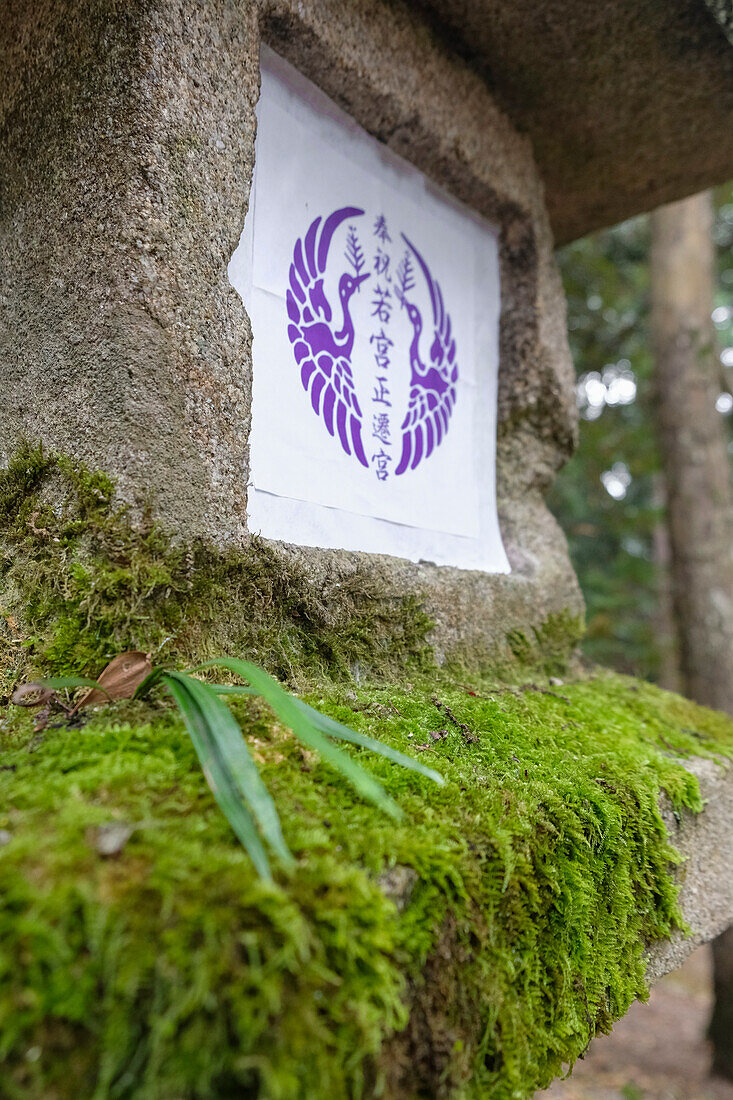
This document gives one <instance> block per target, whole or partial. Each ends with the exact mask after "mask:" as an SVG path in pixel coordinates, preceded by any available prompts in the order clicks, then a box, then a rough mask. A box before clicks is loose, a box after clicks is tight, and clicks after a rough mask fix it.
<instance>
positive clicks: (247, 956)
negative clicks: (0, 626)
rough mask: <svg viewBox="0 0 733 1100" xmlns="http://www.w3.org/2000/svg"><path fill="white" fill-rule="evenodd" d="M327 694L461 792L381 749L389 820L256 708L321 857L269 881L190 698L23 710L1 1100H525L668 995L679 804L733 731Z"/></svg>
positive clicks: (487, 699) (251, 723)
mask: <svg viewBox="0 0 733 1100" xmlns="http://www.w3.org/2000/svg"><path fill="white" fill-rule="evenodd" d="M307 698H308V700H309V702H311V703H312V704H314V705H316V706H318V707H320V708H321V709H322V710H324V711H325V712H327V713H329V714H331V715H332V716H334V717H336V718H338V719H341V720H345V721H347V722H349V723H350V724H352V725H353V726H354V728H356V729H360V730H362V731H364V732H368V733H369V734H371V735H372V736H375V737H378V738H380V739H382V740H384V741H385V742H387V743H389V744H392V745H394V746H395V747H398V748H400V749H402V750H404V751H407V752H414V753H416V754H419V755H420V757H421V759H423V760H424V761H425V762H426V763H430V764H431V765H432V766H434V767H436V768H437V769H438V770H440V771H441V772H442V773H443V775H444V776H445V778H446V780H447V782H446V786H445V787H444V788H437V787H435V786H434V785H433V784H431V783H429V782H428V781H426V780H423V779H421V778H420V777H417V776H415V775H413V774H408V773H405V772H403V771H401V770H399V769H395V768H393V767H391V766H390V765H389V763H388V762H387V761H384V760H383V759H381V758H374V757H369V756H368V755H367V754H364V753H359V757H360V759H361V761H362V762H363V763H364V764H365V765H366V766H368V767H369V768H370V769H371V770H372V771H373V772H374V773H375V774H376V775H377V776H378V777H379V778H380V779H381V780H382V781H383V782H384V784H385V786H386V787H387V788H388V789H389V791H390V792H391V793H392V794H393V796H394V797H395V798H396V799H397V800H398V801H399V803H400V804H401V806H402V807H403V809H404V811H405V817H404V821H403V823H402V824H401V825H395V824H394V822H392V821H390V820H388V819H387V818H385V817H384V816H382V815H380V814H379V812H378V811H376V810H375V809H373V808H371V807H369V806H368V805H366V804H364V803H363V802H361V801H360V800H359V798H358V797H357V796H356V795H355V794H354V793H353V791H352V790H351V788H349V787H348V786H347V785H346V784H345V783H344V782H343V781H342V780H341V778H340V777H339V776H337V775H336V774H335V773H333V772H332V771H331V770H330V769H329V768H328V767H327V766H325V765H323V764H321V763H319V762H318V761H317V760H315V759H313V758H312V757H311V756H310V755H309V754H308V753H305V752H303V750H302V749H300V748H299V747H298V745H297V744H296V743H295V742H294V740H293V739H292V738H291V736H290V735H289V734H288V732H287V731H286V730H284V729H283V728H282V727H280V726H278V725H277V724H276V723H275V722H274V720H273V719H272V717H271V716H270V714H269V712H268V711H267V709H266V707H265V705H264V704H263V703H261V702H259V701H252V700H240V701H238V702H237V704H236V707H237V713H238V716H239V717H240V719H241V722H242V728H243V731H244V735H245V737H246V738H247V740H248V743H249V745H250V747H251V749H252V750H253V752H254V753H255V755H256V757H257V759H258V762H259V763H260V766H261V769H262V772H263V775H264V777H265V779H266V782H267V783H268V785H269V787H270V789H271V790H272V792H273V794H274V797H275V799H276V802H277V806H278V809H279V811H280V814H281V816H282V819H283V825H284V830H285V835H286V839H287V842H288V844H289V845H290V847H291V849H292V851H293V852H294V853H295V854H296V856H297V859H298V867H297V870H296V871H295V873H294V874H293V875H292V876H291V877H285V876H282V875H281V876H280V877H279V878H278V880H277V882H276V884H274V885H265V884H263V883H262V882H259V881H258V880H257V879H256V878H255V876H254V873H253V870H252V867H251V865H250V863H249V861H248V859H247V857H246V855H245V854H244V852H243V851H242V849H241V847H240V846H239V844H238V843H237V841H236V838H235V837H234V835H233V834H232V833H231V831H230V829H229V826H228V824H227V822H226V820H225V819H224V818H223V816H222V815H221V813H220V811H219V809H218V807H217V806H216V804H215V803H214V801H213V798H212V796H211V795H210V793H209V791H208V788H207V786H206V782H205V780H204V778H203V776H202V774H201V772H200V769H199V767H198V764H197V760H196V757H195V754H194V750H193V748H192V746H191V744H190V742H189V740H188V738H187V735H186V733H185V731H184V728H183V726H182V724H181V722H180V721H179V719H178V718H177V716H176V714H175V713H174V712H173V711H172V710H171V709H169V707H168V706H167V705H166V704H164V703H157V704H155V703H154V704H142V703H136V704H129V703H118V704H113V705H110V706H107V707H103V708H100V709H99V710H98V711H97V712H96V713H95V714H94V715H93V716H92V717H91V719H90V720H89V721H88V722H87V724H86V725H84V726H82V727H80V728H63V727H59V728H49V729H47V730H46V731H45V732H43V733H42V734H40V735H37V734H34V733H33V732H32V728H31V727H32V720H31V718H30V717H29V716H28V715H27V714H25V713H22V714H21V713H19V712H18V711H17V710H16V711H13V712H12V713H11V712H10V711H8V712H6V714H5V716H4V718H3V720H2V726H1V727H0V736H1V737H2V769H1V770H0V806H1V807H2V810H0V829H2V830H4V832H3V833H2V834H0V835H2V838H3V841H4V846H3V847H2V848H1V849H0V898H2V902H1V903H0V905H1V909H0V1056H1V1057H2V1059H3V1067H4V1068H3V1073H2V1077H1V1079H0V1080H1V1083H0V1095H2V1096H3V1097H7V1098H8V1100H10V1098H13V1100H15V1098H20V1097H23V1100H36V1098H37V1100H41V1098H43V1100H66V1098H69V1100H71V1098H74V1100H77V1098H79V1097H82V1096H83V1097H95V1098H100V1100H101V1098H103V1097H104V1098H107V1097H110V1098H111V1097H119V1098H133V1097H134V1098H136V1100H141V1098H146V1100H147V1098H151V1100H152V1098H155V1100H180V1098H183V1097H185V1098H204V1097H206V1098H212V1100H213V1098H217V1100H223V1098H227V1097H234V1096H237V1097H250V1098H257V1100H291V1098H292V1100H295V1098H298V1100H300V1098H303V1100H305V1098H308V1100H310V1098H313V1097H316V1096H328V1097H329V1100H339V1098H347V1097H348V1098H355V1097H362V1098H364V1100H366V1098H367V1097H376V1096H384V1097H401V1098H402V1097H414V1098H417V1097H429V1096H437V1097H441V1096H442V1097H461V1098H475V1100H478V1098H479V1097H482V1098H485V1097H492V1098H493V1097H496V1098H502V1100H503V1098H509V1097H517V1098H518V1097H530V1096H531V1095H532V1094H533V1092H534V1090H535V1089H536V1088H538V1087H541V1086H542V1085H544V1084H546V1083H548V1082H549V1080H550V1079H551V1078H552V1077H553V1076H554V1075H556V1074H557V1073H558V1072H560V1070H561V1067H562V1064H563V1063H564V1062H568V1061H569V1062H572V1061H573V1060H574V1059H575V1058H576V1057H578V1055H579V1054H580V1053H582V1051H583V1050H584V1049H585V1047H586V1045H587V1043H588V1041H589V1039H590V1038H591V1037H592V1035H593V1034H595V1033H597V1032H602V1031H606V1030H608V1028H609V1027H610V1026H611V1024H612V1022H613V1021H614V1020H615V1019H616V1018H617V1017H619V1016H620V1015H621V1014H623V1012H625V1010H626V1009H627V1007H628V1005H629V1004H630V1002H631V1001H632V1000H633V999H634V998H635V997H638V996H642V997H643V996H644V995H645V991H646V987H645V979H644V963H643V949H644V946H645V944H646V943H648V942H651V941H653V940H654V939H656V938H659V937H663V936H666V935H667V934H668V933H669V932H670V930H671V929H673V928H674V927H675V926H676V925H678V924H679V922H680V915H679V912H678V909H677V905H676V900H675V899H676V895H675V887H674V882H673V877H672V871H673V866H674V859H675V856H674V852H673V850H672V848H671V847H670V844H669V842H668V839H667V835H666V830H665V828H664V825H663V822H662V819H661V817H660V813H659V808H658V801H659V797H660V792H661V791H665V792H666V793H667V795H668V796H669V798H670V799H671V801H672V803H673V805H674V806H675V808H676V810H677V812H678V813H679V814H680V815H683V816H684V815H685V814H686V813H687V812H694V811H698V810H700V809H701V805H700V799H699V794H698V788H697V781H696V780H695V778H694V777H693V776H692V775H690V774H689V772H687V771H685V770H684V769H683V768H682V767H680V765H679V761H678V760H677V759H676V754H677V753H680V754H683V753H695V754H697V755H716V754H727V753H730V752H731V751H732V750H733V724H732V723H731V722H730V721H729V720H727V719H726V718H724V717H722V716H720V715H717V714H714V713H712V712H709V711H705V710H703V709H701V708H698V707H696V706H694V705H693V704H691V703H687V702H686V701H684V700H682V699H680V698H678V697H676V696H673V695H669V694H666V693H663V692H661V691H659V690H657V689H655V688H653V687H650V686H649V685H646V684H640V683H636V682H634V681H632V680H628V679H624V678H621V677H615V676H610V675H600V676H597V677H594V678H590V679H586V680H581V681H578V682H574V683H565V684H563V685H562V686H558V685H556V686H550V687H548V686H546V685H545V684H543V683H538V684H529V685H524V687H523V688H511V689H495V690H489V689H488V688H487V686H486V685H485V684H484V685H483V686H474V687H469V686H468V685H465V684H458V683H456V682H451V681H450V680H449V679H448V678H447V677H446V676H441V677H438V676H437V675H431V676H428V677H426V676H424V675H422V674H421V675H419V676H416V677H415V678H414V679H413V680H412V681H411V682H410V683H406V682H404V681H403V682H402V683H401V684H399V685H392V686H390V687H385V686H382V687H366V686H357V687H354V686H352V687H348V686H346V685H344V686H338V685H336V686H333V685H332V686H330V687H328V688H323V689H322V690H320V691H317V692H311V693H310V694H308V695H307ZM446 707H447V708H448V709H447V710H446V709H445V708H446ZM680 758H681V757H680ZM112 822H121V823H124V824H126V825H127V826H128V827H129V828H131V829H132V830H133V831H132V833H131V835H130V837H129V839H128V840H127V842H126V844H124V846H123V847H122V849H121V850H120V851H119V852H118V853H117V854H116V855H112V856H104V855H102V854H101V853H100V852H99V851H98V848H97V843H96V840H97V836H98V833H97V831H96V830H98V829H99V828H100V827H101V826H104V825H108V824H109V823H112ZM390 869H391V870H392V874H391V875H388V876H387V877H385V872H388V871H389V870H390ZM408 872H409V873H408ZM395 882H396V883H397V884H398V886H397V888H396V893H395ZM399 883H402V886H400V885H399ZM383 887H384V888H383ZM388 894H389V895H390V896H387V895H388Z"/></svg>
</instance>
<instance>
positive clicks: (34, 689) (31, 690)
mask: <svg viewBox="0 0 733 1100" xmlns="http://www.w3.org/2000/svg"><path fill="white" fill-rule="evenodd" d="M55 694H56V692H55V691H54V689H53V688H50V687H46V685H45V684H21V685H20V687H17V688H16V689H15V691H14V692H13V694H12V695H11V697H10V702H11V703H14V704H15V706H16V707H42V706H44V705H45V704H47V703H50V701H51V700H52V699H53V697H54V696H55Z"/></svg>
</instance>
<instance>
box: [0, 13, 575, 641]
mask: <svg viewBox="0 0 733 1100" xmlns="http://www.w3.org/2000/svg"><path fill="white" fill-rule="evenodd" d="M2 34H3V41H2V45H1V46H0V51H1V52H2V55H3V57H4V58H5V59H6V64H5V67H4V79H3V82H2V84H1V85H0V111H1V112H2V131H1V142H2V145H1V152H0V155H1V156H2V161H3V165H4V173H3V179H2V185H1V186H2V192H1V193H0V202H1V207H0V266H1V270H2V275H1V276H0V278H2V290H1V292H0V310H1V312H0V369H1V370H2V386H3V398H4V400H3V403H2V410H1V412H0V418H1V419H0V446H1V447H2V453H3V457H4V458H5V460H6V461H7V459H8V458H9V456H10V454H11V453H12V451H13V450H14V448H15V446H16V443H17V440H18V438H19V437H20V436H21V435H25V436H26V437H29V438H31V439H40V440H42V441H43V442H44V444H46V445H47V446H49V447H51V448H55V449H58V450H60V451H63V452H66V453H69V454H71V455H72V456H76V457H78V458H79V459H83V460H84V461H85V462H87V463H88V464H89V465H90V466H91V467H93V468H99V469H102V470H105V471H106V472H109V473H111V474H113V475H114V476H115V477H116V478H117V484H118V492H119V495H120V497H121V498H122V499H123V500H124V501H127V502H129V503H130V505H131V506H132V508H133V514H138V515H140V514H142V513H143V512H145V511H146V510H150V511H152V514H153V515H154V516H156V517H157V518H159V519H160V521H161V522H162V523H163V524H164V525H165V526H166V527H167V528H168V529H169V530H171V531H172V532H173V533H174V535H175V536H176V537H178V538H179V539H186V540H189V539H191V538H194V537H203V538H205V539H207V540H209V541H212V542H214V543H216V544H219V545H232V544H233V545H243V544H244V543H246V541H247V539H248V532H247V526H246V494H247V480H248V446H247V441H248V432H249V425H250V394H251V330H250V325H249V321H248V318H247V316H246V313H245V311H244V309H243V307H242V304H241V301H240V300H239V297H238V296H237V294H236V293H235V291H234V290H233V289H232V287H231V286H230V284H229V282H228V279H227V264H228V262H229V260H230V257H231V255H232V253H233V252H234V250H235V248H236V246H237V243H238V240H239V237H240V234H241V230H242V225H243V222H244V218H245V214H246V210H247V201H248V191H249V185H250V181H251V176H252V168H253V155H254V133H255V115H254V110H255V105H256V101H257V95H258V79H259V77H258V56H259V49H260V42H266V43H267V44H269V45H270V46H272V47H273V48H274V49H275V50H276V51H278V52H279V53H280V54H281V55H283V56H284V57H285V58H286V59H287V60H289V61H290V62H291V63H292V64H293V65H295V66H296V67H297V68H298V69H299V70H300V71H301V72H302V73H303V74H304V75H305V76H306V77H308V78H309V79H311V80H313V81H314V82H315V83H316V84H318V85H319V86H320V87H321V88H322V89H323V90H324V91H325V92H326V93H327V94H328V95H329V96H331V97H332V98H333V99H334V100H335V101H336V102H337V103H338V104H339V105H340V106H342V107H343V108H344V109H345V110H346V111H347V112H348V113H349V114H350V115H351V116H352V117H353V118H354V119H355V120H356V121H357V122H358V123H359V124H360V125H362V126H363V127H364V128H365V129H366V130H367V131H368V132H369V133H371V134H373V135H374V136H375V137H377V138H378V139H379V140H381V141H383V142H385V143H386V144H387V145H388V146H389V147H390V148H391V149H392V150H394V151H396V152H397V153H399V154H400V155H401V156H403V157H404V158H406V159H407V160H408V161H410V162H411V163H412V164H414V165H416V166H417V167H418V168H419V169H420V170H421V171H423V172H425V173H426V175H427V176H428V177H429V178H431V179H432V180H434V181H435V182H437V183H438V184H440V185H441V186H442V187H444V188H446V189H447V190H448V191H449V192H450V193H451V194H452V195H454V196H455V197H457V198H458V199H460V200H461V201H463V202H464V203H466V204H467V205H468V206H469V207H470V208H471V209H472V210H474V211H476V212H477V213H478V214H480V215H482V216H484V217H486V218H488V219H490V220H491V221H493V222H494V223H495V224H496V225H497V226H498V228H499V232H500V258H501V280H502V290H501V293H502V311H501V324H500V377H499V408H498V418H499V442H498V470H497V477H498V495H499V510H500V516H501V522H502V531H503V537H504V541H505V546H506V550H507V553H508V556H509V560H510V563H511V565H512V570H513V572H512V574H511V575H508V576H490V575H487V574H482V573H476V572H473V573H467V572H465V571H459V570H455V569H450V568H438V567H434V566H430V565H417V564H414V563H410V562H407V561H403V560H399V559H395V558H388V557H383V556H381V557H380V556H373V557H371V558H370V559H369V560H371V562H372V567H373V573H374V577H375V578H376V579H377V580H378V582H379V584H380V585H382V586H383V587H384V589H385V591H387V592H390V591H391V592H400V593H405V592H408V593H411V592H412V593H417V594H418V595H419V596H420V598H421V599H424V601H425V604H426V608H427V610H428V612H429V613H430V614H431V615H432V616H433V617H434V619H435V620H436V624H437V625H436V633H435V641H436V643H437V645H438V649H439V651H442V652H445V651H455V650H456V649H460V650H462V651H463V652H465V653H472V654H473V655H474V656H476V655H478V656H479V657H481V656H482V655H483V657H486V655H487V654H488V653H490V652H491V651H492V649H493V648H494V647H495V646H496V645H497V644H501V643H503V640H504V637H505V635H506V633H507V632H508V631H510V630H511V629H513V628H527V627H531V626H532V625H539V624H541V623H542V622H543V621H545V620H546V619H547V618H548V616H550V615H552V614H553V613H557V612H567V611H569V612H570V613H571V614H576V615H577V614H579V613H580V612H581V611H582V601H581V598H580V594H579V591H578V587H577V583H576V580H575V577H574V575H573V572H572V569H571V567H570V564H569V561H568V558H567V553H566V549H565V543H564V539H563V537H562V535H561V533H560V531H559V530H558V528H557V526H556V524H555V522H554V520H553V519H552V518H551V516H550V514H549V512H548V511H547V509H546V508H545V505H544V503H543V500H542V494H543V492H544V491H545V490H546V489H547V487H548V485H549V484H550V483H551V481H552V478H553V476H554V474H555V472H556V471H557V469H558V468H559V466H560V465H561V464H562V462H563V461H564V460H565V459H566V458H567V456H568V454H569V453H570V450H571V448H572V443H573V438H574V433H575V416H576V414H575V407H574V400H573V392H572V368H571V364H570V361H569V356H568V350H567V343H566V336H565V320H564V319H565V312H564V302H563V298H562V293H561V288H560V284H559V279H558V275H557V272H556V269H555V264H554V260H553V256H552V238H551V233H550V230H549V225H548V221H547V216H546V212H545V209H544V206H543V202H542V188H541V183H540V180H539V178H538V174H537V171H536V169H535V166H534V163H533V160H532V153H531V150H530V147H529V144H528V142H527V140H526V139H525V138H523V137H521V136H519V135H518V133H517V132H516V131H515V130H514V128H513V127H512V125H511V123H510V121H509V120H508V119H507V117H506V116H505V115H503V114H502V113H501V111H499V110H498V108H497V107H496V106H495V104H494V102H493V100H492V98H491V95H490V94H489V92H488V90H487V87H486V85H485V83H484V82H483V81H482V80H481V79H480V78H479V77H478V76H477V75H476V74H475V73H474V72H473V71H472V69H471V68H470V67H469V66H468V65H467V64H465V63H464V62H463V61H461V60H459V59H458V58H457V57H456V56H455V55H454V54H453V53H452V52H451V50H450V49H449V47H448V46H447V45H446V43H445V42H444V41H443V40H442V39H441V38H440V37H439V35H438V34H437V33H436V32H435V31H434V30H432V29H430V28H429V27H428V25H427V24H426V23H425V22H424V21H423V20H422V18H421V17H420V16H419V14H418V13H416V12H414V11H413V10H412V9H411V8H410V7H409V6H399V5H387V4H373V3H368V4H367V3H364V4H360V3H353V4H349V5H347V6H346V8H344V5H343V4H335V3H333V2H331V0H312V2H309V3H307V4H297V5H296V4H291V3H288V2H287V0H276V2H268V3H263V4H261V5H256V4H254V3H242V4H236V5H235V4H233V3H227V2H226V0H217V2H214V3H207V4H200V5H194V6H193V7H190V6H184V5H181V4H177V3H174V2H168V0H166V2H162V3H161V2H156V3H153V2H152V0H150V2H147V0H140V2H138V3H136V4H134V5H124V6H119V5H117V4H113V3H104V2H101V0H73V2H71V0H66V2H64V0H55V2H48V3H46V4H45V5H44V6H43V7H41V8H40V9H39V8H38V7H37V6H33V7H31V6H30V5H27V4H23V3H16V4H15V5H12V6H11V8H10V11H9V12H8V15H7V18H6V22H5V26H4V28H3V32H2ZM282 552H283V553H284V554H286V556H293V555H294V557H295V558H296V559H298V560H300V561H304V562H306V563H307V566H308V568H309V569H310V571H311V573H312V576H313V580H314V584H316V585H321V586H322V587H323V589H324V592H325V593H327V592H328V590H329V586H334V585H338V584H339V579H340V578H344V577H348V576H350V575H351V574H352V573H353V571H354V569H355V568H356V567H357V565H363V563H364V555H361V554H356V553H345V552H338V551H318V550H310V549H309V550H306V549H302V550H301V549H298V548H293V547H285V546H282Z"/></svg>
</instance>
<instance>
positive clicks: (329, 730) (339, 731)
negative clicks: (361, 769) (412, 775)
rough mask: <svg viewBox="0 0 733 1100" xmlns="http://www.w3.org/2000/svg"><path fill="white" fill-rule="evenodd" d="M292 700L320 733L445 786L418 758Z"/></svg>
mask: <svg viewBox="0 0 733 1100" xmlns="http://www.w3.org/2000/svg"><path fill="white" fill-rule="evenodd" d="M293 702H294V703H295V705H296V706H297V707H298V708H299V709H300V710H302V711H303V713H304V714H306V715H307V716H308V717H309V718H310V720H311V722H312V723H313V725H314V726H315V727H316V729H318V730H320V731H321V733H326V734H328V736H329V737H334V738H336V739H337V740H339V741H349V742H350V743H351V744H352V745H360V746H361V747H362V748H364V749H370V750H371V751H372V752H376V753H379V755H380V756H384V757H386V759H387V760H391V761H393V763H395V764H399V765H400V766H401V767H403V768H409V770H410V771H413V772H418V773H419V774H420V775H424V776H427V778H428V779H432V781H433V782H434V783H437V784H438V786H439V787H443V786H445V780H444V779H443V776H442V775H441V774H440V772H436V771H434V770H433V769H432V768H428V767H427V765H425V764H421V763H420V761H419V760H413V758H412V757H411V756H406V755H405V754H404V753H403V752H399V751H398V750H397V749H393V748H391V747H390V746H389V745H384V744H382V742H381V741H376V740H375V739H374V738H373V737H369V736H367V734H365V733H358V732H357V731H356V730H352V729H351V727H350V726H345V725H343V723H342V722H337V721H336V720H335V719H334V718H329V717H328V715H327V714H321V712H320V711H319V710H316V708H315V707H311V706H309V705H308V703H304V702H303V700H302V699H295V698H294V699H293Z"/></svg>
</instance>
